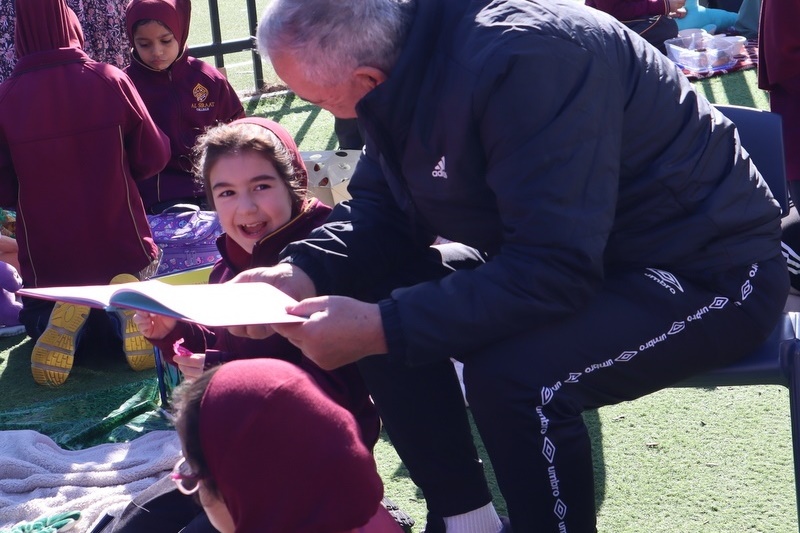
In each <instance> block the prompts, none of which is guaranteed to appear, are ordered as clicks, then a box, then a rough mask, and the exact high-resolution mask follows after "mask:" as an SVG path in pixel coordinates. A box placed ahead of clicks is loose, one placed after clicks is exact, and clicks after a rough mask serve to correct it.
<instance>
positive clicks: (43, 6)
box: [14, 0, 83, 58]
mask: <svg viewBox="0 0 800 533" xmlns="http://www.w3.org/2000/svg"><path fill="white" fill-rule="evenodd" d="M15 10H16V20H15V22H14V49H15V53H16V54H17V57H18V58H20V57H25V56H26V55H29V54H35V53H37V52H47V51H49V50H56V49H58V48H83V30H82V29H81V25H80V22H79V21H78V17H77V16H76V15H75V12H74V11H72V10H71V9H70V8H69V6H67V4H66V2H64V0H17V2H16V5H15Z"/></svg>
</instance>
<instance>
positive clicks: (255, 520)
mask: <svg viewBox="0 0 800 533" xmlns="http://www.w3.org/2000/svg"><path fill="white" fill-rule="evenodd" d="M176 398H177V406H178V412H177V421H176V424H175V425H176V428H177V430H178V435H179V436H180V439H181V444H182V447H183V458H182V459H180V460H179V461H178V463H177V464H176V466H175V469H174V470H173V474H172V479H173V481H174V482H175V484H176V485H177V487H178V490H180V491H181V492H182V493H184V494H194V493H197V494H198V496H199V499H200V502H201V504H202V505H203V507H204V508H205V512H206V515H208V517H209V519H210V520H211V523H212V524H213V525H214V526H215V527H216V529H217V530H218V531H220V532H221V533H248V532H254V531H286V532H289V531H291V532H295V533H305V532H308V533H310V532H326V533H395V532H396V533H401V532H402V529H400V527H399V526H398V524H397V523H396V522H395V521H394V519H393V518H392V516H391V515H390V514H389V512H388V511H387V510H386V509H385V508H384V507H383V506H382V505H381V496H382V495H383V484H382V482H381V479H380V477H379V475H378V472H377V468H376V466H375V461H374V459H373V457H372V455H371V454H370V452H369V449H367V447H366V446H364V444H363V442H361V439H360V438H359V431H358V426H357V424H356V423H355V421H354V419H353V416H352V414H351V413H349V412H347V410H345V409H343V408H342V407H341V406H340V405H338V404H336V403H335V402H333V401H331V399H330V398H328V397H327V396H326V395H325V393H324V392H322V390H320V389H319V387H318V386H317V384H316V383H314V381H313V380H311V379H310V378H309V376H308V375H307V374H306V373H304V372H303V371H302V370H300V369H299V368H297V367H296V366H293V365H290V364H288V363H286V362H284V361H279V360H270V359H260V360H259V359H254V360H247V361H233V362H232V363H229V364H226V365H222V366H220V367H217V368H215V369H213V370H211V371H209V372H207V373H206V374H205V375H204V376H202V377H201V378H198V379H197V380H195V381H193V382H187V383H184V384H183V385H181V386H180V387H179V388H178V389H177V390H176ZM234 412H235V413H237V416H230V414H231V413H234ZM310 510H313V512H309V511H310Z"/></svg>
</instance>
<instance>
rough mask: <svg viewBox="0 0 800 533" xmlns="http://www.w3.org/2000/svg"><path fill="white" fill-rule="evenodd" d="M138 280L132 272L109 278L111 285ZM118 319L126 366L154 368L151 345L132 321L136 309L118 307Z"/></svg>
mask: <svg viewBox="0 0 800 533" xmlns="http://www.w3.org/2000/svg"><path fill="white" fill-rule="evenodd" d="M133 281H139V280H138V279H137V278H136V276H133V275H132V274H118V275H116V276H114V277H113V278H112V279H111V285H115V284H118V283H129V282H133ZM115 313H116V315H117V318H118V319H119V329H120V336H121V337H122V348H123V350H125V359H127V361H128V366H130V367H131V368H132V369H134V370H136V371H137V372H138V371H140V370H147V369H149V368H155V366H156V357H155V351H154V350H153V345H152V344H150V341H148V340H147V339H145V338H144V335H142V334H141V333H139V328H137V327H136V323H135V322H134V321H133V315H134V314H135V313H136V311H133V310H131V309H119V310H117V311H115Z"/></svg>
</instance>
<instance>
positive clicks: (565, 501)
mask: <svg viewBox="0 0 800 533" xmlns="http://www.w3.org/2000/svg"><path fill="white" fill-rule="evenodd" d="M423 270H424V269H420V270H419V271H420V272H422V271H423ZM405 281H406V282H407V281H408V280H405ZM382 283H383V284H385V283H386V278H385V277H384V278H383V280H382ZM788 285H789V283H788V274H787V270H786V263H785V261H784V259H783V258H782V257H777V258H774V259H771V260H767V261H762V262H760V263H758V264H754V265H749V266H746V267H742V268H739V269H737V270H735V271H731V272H727V273H725V274H722V275H705V276H702V277H694V278H692V279H687V278H686V277H683V276H681V275H677V274H675V273H671V272H666V271H663V270H658V269H650V268H642V269H638V270H631V271H627V272H620V273H612V274H609V275H608V277H607V280H606V282H605V284H604V286H603V288H602V290H601V291H600V292H599V293H598V294H597V296H596V297H595V298H594V300H592V301H591V302H590V303H589V304H588V305H587V306H586V308H584V309H583V310H581V311H580V312H579V313H576V314H575V315H574V316H572V317H570V318H569V319H567V320H563V321H560V322H554V323H549V324H542V325H538V326H537V325H534V326H532V327H531V329H530V330H529V331H528V332H526V333H525V334H522V335H519V336H515V337H510V338H507V339H504V340H503V341H502V342H500V343H497V344H496V345H494V346H492V347H491V348H488V349H485V350H478V351H475V352H472V353H466V354H442V360H441V361H440V362H437V363H433V364H428V365H422V366H417V367H409V366H405V365H403V364H398V363H394V362H392V361H391V360H390V359H389V358H388V357H386V356H382V355H379V356H372V357H368V358H365V359H363V360H362V361H361V362H360V363H359V367H360V369H361V371H362V374H363V375H364V377H365V380H366V382H367V385H368V387H369V389H370V392H371V393H372V395H373V398H374V400H375V403H376V405H377V406H378V410H379V412H380V414H381V416H382V418H383V422H384V425H385V427H386V430H387V432H388V434H389V437H390V438H391V440H392V443H393V445H394V446H395V448H396V450H397V452H398V454H399V456H400V458H401V459H402V460H403V462H404V464H405V465H406V467H407V468H408V469H409V472H410V475H411V477H412V479H413V480H414V482H415V483H416V484H417V485H418V486H419V487H420V488H421V489H422V491H423V494H424V496H425V498H426V501H427V504H428V509H429V513H430V515H429V518H430V516H437V515H438V516H450V515H453V514H459V513H463V512H466V511H468V510H471V509H474V508H477V507H479V506H482V505H484V504H486V503H488V502H489V501H490V499H491V495H490V492H489V490H488V488H487V485H486V481H485V478H484V474H483V469H482V465H481V464H480V461H479V459H478V456H477V453H476V450H475V447H474V444H473V440H472V435H471V433H470V425H469V421H468V418H467V414H466V409H465V407H464V402H463V399H462V398H461V391H460V387H459V384H458V380H457V377H456V375H455V372H454V370H453V367H452V364H451V363H450V361H449V359H448V358H449V357H450V356H453V357H455V358H457V359H459V360H461V361H462V362H463V363H464V381H465V385H466V390H467V397H468V400H469V405H470V409H471V411H472V414H473V416H474V419H475V422H476V425H477V427H478V430H479V432H480V436H481V439H482V440H483V442H484V444H485V446H486V449H487V451H488V453H489V456H490V458H491V461H492V465H493V467H494V471H495V474H496V476H497V480H498V483H499V485H500V490H501V492H502V494H503V497H504V498H505V500H506V503H507V505H508V510H509V515H510V518H511V524H512V527H513V529H514V532H515V533H527V532H562V531H567V532H573V533H574V532H591V531H595V523H596V520H595V508H594V505H595V499H594V481H593V465H592V456H591V443H590V440H589V434H588V432H587V428H586V426H585V425H584V422H583V418H582V413H583V411H584V410H586V409H593V408H597V407H600V406H603V405H610V404H615V403H618V402H623V401H626V400H633V399H635V398H639V397H641V396H643V395H646V394H649V393H651V392H654V391H657V390H659V389H662V388H665V387H668V386H669V385H671V384H673V383H676V382H678V381H680V380H682V379H684V378H686V377H689V376H690V375H692V374H696V373H700V372H703V371H705V370H709V369H712V368H714V367H718V366H721V365H726V364H728V363H731V362H733V361H735V360H737V359H740V358H741V357H743V356H745V355H747V354H748V353H749V352H751V351H752V350H754V349H755V348H756V347H757V346H758V345H759V344H760V343H761V342H763V340H764V339H765V338H766V337H767V336H768V335H769V334H770V333H771V332H772V330H773V329H774V326H775V324H776V322H777V319H778V317H779V315H780V313H781V310H782V308H783V305H784V303H785V299H786V294H787V292H788ZM384 286H385V285H384ZM431 327H435V324H432V325H431ZM464 335H469V332H468V331H465V332H464ZM441 527H442V526H441V525H439V526H438V528H441ZM429 529H430V531H431V532H433V531H435V530H436V529H437V526H435V525H434V524H433V523H432V524H431V526H430V527H429Z"/></svg>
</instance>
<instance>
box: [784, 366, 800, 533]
mask: <svg viewBox="0 0 800 533" xmlns="http://www.w3.org/2000/svg"><path fill="white" fill-rule="evenodd" d="M798 357H800V353H797V352H796V351H795V352H794V353H792V354H790V355H789V356H788V357H787V360H786V370H787V373H788V378H789V412H790V414H791V424H792V455H793V460H794V491H795V501H796V505H797V515H798V527H799V528H800V412H798V411H799V410H800V364H798V361H797V358H798Z"/></svg>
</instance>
